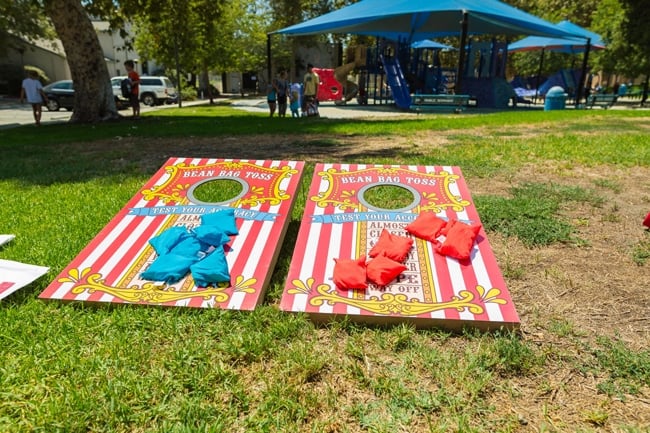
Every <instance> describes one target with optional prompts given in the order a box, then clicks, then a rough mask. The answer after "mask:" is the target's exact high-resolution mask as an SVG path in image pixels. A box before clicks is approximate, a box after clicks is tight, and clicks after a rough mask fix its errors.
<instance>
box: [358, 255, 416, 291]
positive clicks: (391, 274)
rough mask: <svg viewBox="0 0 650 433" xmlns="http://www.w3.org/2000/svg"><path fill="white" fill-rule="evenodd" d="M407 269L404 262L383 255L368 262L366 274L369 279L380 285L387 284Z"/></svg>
mask: <svg viewBox="0 0 650 433" xmlns="http://www.w3.org/2000/svg"><path fill="white" fill-rule="evenodd" d="M406 269H407V268H406V266H404V265H403V264H401V263H399V262H396V261H395V260H392V259H390V258H388V257H386V256H385V255H381V256H377V257H375V258H374V259H372V260H370V261H369V262H368V264H367V265H366V275H367V277H368V280H370V281H372V282H373V283H375V284H377V285H378V286H386V285H388V284H389V283H390V282H391V281H393V280H394V279H395V277H397V276H398V275H399V274H401V273H402V272H404V271H405V270H406Z"/></svg>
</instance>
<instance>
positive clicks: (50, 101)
mask: <svg viewBox="0 0 650 433" xmlns="http://www.w3.org/2000/svg"><path fill="white" fill-rule="evenodd" d="M43 92H45V95H47V109H48V111H59V109H61V108H65V109H66V110H72V108H73V107H74V86H73V84H72V80H61V81H55V82H54V83H51V84H48V85H47V86H45V87H43Z"/></svg>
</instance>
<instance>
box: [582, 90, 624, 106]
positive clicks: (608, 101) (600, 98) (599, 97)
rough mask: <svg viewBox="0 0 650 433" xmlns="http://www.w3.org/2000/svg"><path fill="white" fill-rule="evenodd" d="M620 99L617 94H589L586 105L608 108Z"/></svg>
mask: <svg viewBox="0 0 650 433" xmlns="http://www.w3.org/2000/svg"><path fill="white" fill-rule="evenodd" d="M617 99H618V96H617V95H603V94H599V93H595V94H592V95H589V96H587V105H586V106H585V107H586V108H594V106H596V107H602V108H604V109H608V108H609V107H611V106H612V105H614V103H615V102H616V100H617Z"/></svg>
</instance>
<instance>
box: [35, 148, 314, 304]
mask: <svg viewBox="0 0 650 433" xmlns="http://www.w3.org/2000/svg"><path fill="white" fill-rule="evenodd" d="M303 166H304V163H303V162H295V161H264V160H260V161H252V160H232V159H190V158H170V159H169V160H168V161H167V162H166V163H165V165H164V166H163V167H161V168H160V170H158V172H157V173H156V174H155V175H154V176H153V177H152V178H151V179H150V180H149V181H148V182H147V184H146V185H144V186H143V187H142V188H141V190H140V191H139V192H138V193H137V194H136V195H135V196H134V197H133V198H132V199H131V200H130V201H129V202H128V203H127V204H126V206H125V207H124V208H123V209H122V210H121V211H120V212H119V213H118V214H117V215H116V216H115V217H114V218H113V219H112V220H111V221H110V222H109V224H108V225H107V226H106V227H104V229H103V230H102V231H101V232H100V233H99V234H98V235H97V236H96V237H95V238H94V239H93V240H92V241H91V242H90V244H89V245H88V246H87V247H86V248H85V249H84V250H83V251H81V253H80V254H79V255H78V256H77V257H76V258H75V259H74V260H73V261H72V262H71V263H70V264H69V265H68V266H67V267H66V268H65V269H64V270H63V271H62V272H61V273H60V274H59V276H58V277H57V278H56V279H55V280H54V281H53V282H52V283H51V284H50V285H49V286H48V287H47V288H46V289H45V290H44V291H43V292H42V293H41V295H40V298H42V299H59V300H63V301H84V302H109V303H129V304H143V305H161V306H171V307H194V308H222V309H235V310H252V309H254V308H255V307H256V306H257V305H258V303H259V302H260V301H261V300H262V299H263V296H264V291H265V290H266V287H267V285H268V282H269V279H270V276H271V273H272V271H273V266H274V265H275V262H276V259H277V255H278V253H279V250H280V247H281V245H282V241H283V239H284V235H285V233H286V229H287V226H288V222H289V220H290V217H291V209H292V207H293V203H294V199H295V194H296V190H297V188H298V186H299V184H300V178H301V175H302V170H303ZM215 190H216V191H217V192H219V194H217V195H223V194H221V192H222V191H223V190H226V191H231V190H232V193H231V195H230V196H228V197H227V199H226V200H222V199H219V201H211V200H206V198H205V195H206V193H205V192H206V191H207V192H208V194H207V195H208V196H210V194H213V195H214V191H215ZM208 198H209V197H208ZM231 208H234V217H235V218H234V221H235V223H236V227H237V229H238V232H239V234H238V235H236V236H230V241H229V242H228V243H227V244H226V245H225V246H223V250H224V252H223V253H222V254H224V253H225V259H226V261H227V266H228V270H229V274H230V282H229V283H226V282H224V283H220V284H206V285H205V287H198V286H197V285H196V284H195V281H194V279H193V276H192V273H188V274H187V275H186V276H185V277H183V278H182V279H181V280H179V281H177V282H175V283H164V282H163V283H161V282H156V281H150V280H146V279H143V278H142V275H141V274H142V272H144V271H146V270H147V269H148V268H149V266H150V265H151V264H152V263H153V262H154V260H155V259H156V256H157V254H156V251H155V250H154V248H153V247H152V246H151V244H150V242H149V241H150V240H151V239H152V238H154V237H156V236H158V235H160V234H161V233H163V232H164V231H166V230H167V229H169V228H171V227H185V228H188V229H196V227H197V226H199V225H201V221H202V219H201V217H202V216H204V215H207V214H210V213H215V212H220V211H222V210H224V209H225V210H228V209H231ZM231 220H232V218H231Z"/></svg>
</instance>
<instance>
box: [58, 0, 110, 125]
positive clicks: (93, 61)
mask: <svg viewBox="0 0 650 433" xmlns="http://www.w3.org/2000/svg"><path fill="white" fill-rule="evenodd" d="M45 11H46V13H47V15H48V16H49V17H50V19H51V20H52V23H53V24H54V28H55V30H56V33H57V34H58V36H59V38H60V39H61V43H62V44H63V48H64V49H65V53H66V56H67V60H68V65H69V66H70V73H71V74H72V81H73V82H74V94H75V99H74V109H73V113H72V116H71V117H70V122H79V123H94V122H98V121H101V120H108V119H116V118H119V114H118V113H117V109H116V107H115V98H114V96H113V89H112V87H111V80H110V76H109V74H108V68H107V67H106V62H105V60H104V53H103V51H102V48H101V46H100V45H99V39H98V38H97V33H96V32H95V29H94V28H93V25H92V23H91V22H90V18H89V17H88V14H87V13H86V11H85V9H84V8H83V6H82V5H81V2H80V1H79V0H47V1H46V2H45Z"/></svg>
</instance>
